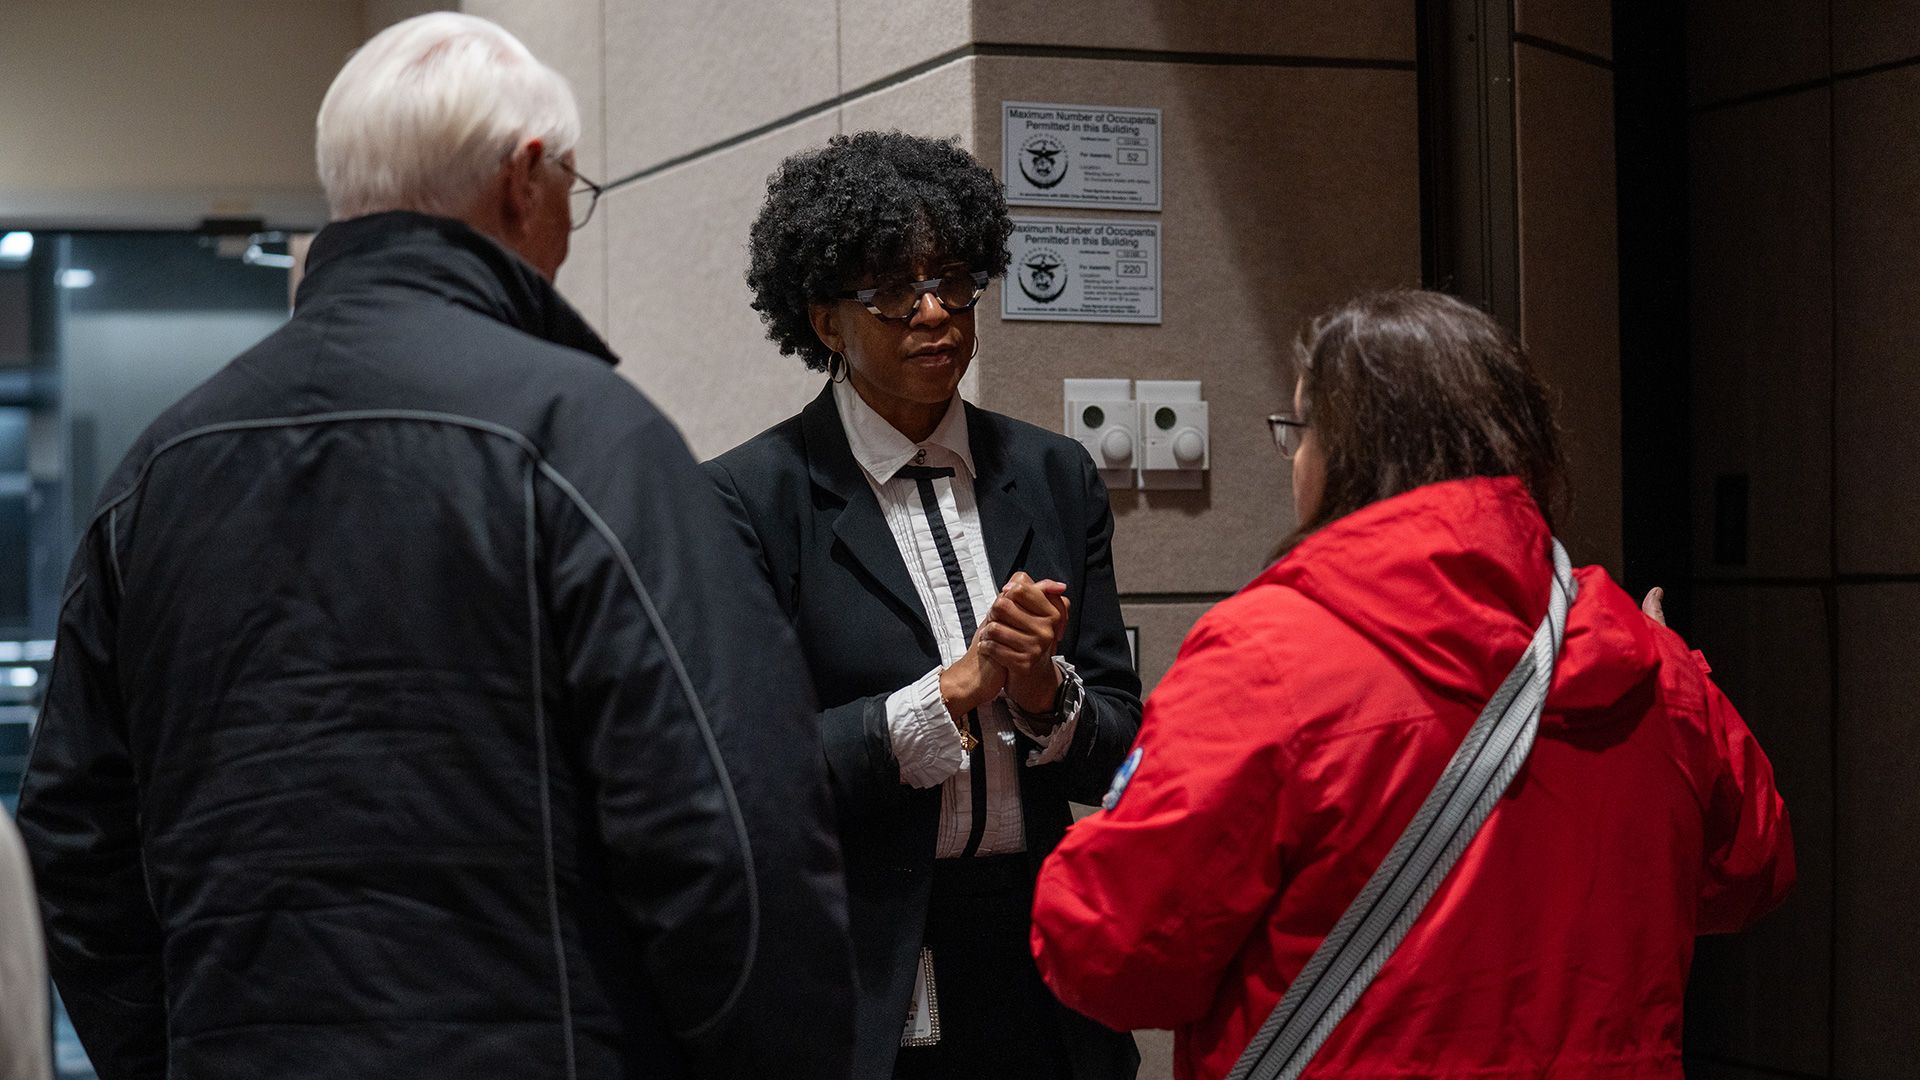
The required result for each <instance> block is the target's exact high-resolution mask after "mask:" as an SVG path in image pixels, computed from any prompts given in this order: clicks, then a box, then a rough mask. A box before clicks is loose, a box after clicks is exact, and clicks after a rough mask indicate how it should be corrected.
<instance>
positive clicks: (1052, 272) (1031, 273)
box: [1019, 247, 1067, 304]
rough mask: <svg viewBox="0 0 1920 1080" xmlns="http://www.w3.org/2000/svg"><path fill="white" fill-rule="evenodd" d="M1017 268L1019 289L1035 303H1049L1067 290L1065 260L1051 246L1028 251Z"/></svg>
mask: <svg viewBox="0 0 1920 1080" xmlns="http://www.w3.org/2000/svg"><path fill="white" fill-rule="evenodd" d="M1019 269H1020V274H1019V277H1020V291H1021V292H1023V293H1026V294H1027V299H1029V300H1031V301H1033V302H1034V303H1036V304H1051V303H1053V302H1054V301H1055V300H1058V299H1060V294H1061V293H1063V292H1065V291H1067V260H1065V259H1063V258H1061V257H1060V253H1059V252H1057V251H1055V250H1053V249H1052V248H1044V247H1037V248H1033V249H1032V250H1030V251H1028V252H1027V254H1026V257H1025V258H1023V259H1021V260H1020V267H1019Z"/></svg>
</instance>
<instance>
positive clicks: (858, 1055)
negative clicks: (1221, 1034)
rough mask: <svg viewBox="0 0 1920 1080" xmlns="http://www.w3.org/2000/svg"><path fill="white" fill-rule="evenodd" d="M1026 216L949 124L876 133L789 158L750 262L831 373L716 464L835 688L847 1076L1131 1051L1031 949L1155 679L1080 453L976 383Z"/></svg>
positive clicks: (1032, 1071)
mask: <svg viewBox="0 0 1920 1080" xmlns="http://www.w3.org/2000/svg"><path fill="white" fill-rule="evenodd" d="M1011 231H1012V226H1011V224H1010V223H1009V221H1008V219H1007V211H1006V203H1005V199H1004V196H1003V194H1002V191H1001V188H1000V185H999V184H998V182H997V181H995V179H994V178H993V175H992V173H990V172H989V171H988V170H986V169H985V168H984V167H982V166H981V165H980V164H979V163H978V162H976V161H975V160H974V159H973V158H972V157H971V156H969V155H968V154H967V153H966V152H965V151H964V150H961V149H959V148H957V147H955V146H953V145H951V144H950V143H946V142H936V141H933V140H928V139H921V138H916V137H912V136H907V135H902V134H900V133H898V132H893V133H887V134H880V133H875V132H863V133H860V134H857V135H852V136H838V137H835V138H834V139H833V140H832V141H831V142H830V143H829V144H828V145H827V146H826V147H825V148H824V149H820V150H816V151H810V152H807V153H802V154H799V155H796V156H794V157H792V158H789V159H788V160H787V161H786V162H784V163H783V164H782V165H781V167H780V169H779V171H778V172H776V173H775V174H774V176H773V177H772V178H771V180H770V183H769V188H768V194H767V202H766V205H765V206H764V208H763V209H762V211H761V213H760V217H759V219H758V220H757V221H756V222H755V223H754V226H753V232H752V241H751V247H752V269H751V270H750V272H749V274H748V283H749V285H750V286H751V287H752V288H753V290H754V307H755V308H756V309H758V310H759V311H760V313H761V316H762V318H763V319H764V320H765V322H766V323H767V326H768V331H769V336H771V337H772V338H773V340H775V341H776V342H778V343H779V345H780V349H781V351H782V352H783V353H786V354H789V355H793V354H798V355H799V356H800V357H801V358H802V359H803V360H804V361H805V362H806V364H807V365H808V366H809V367H811V368H813V369H815V370H819V371H823V372H825V373H826V374H827V376H828V379H827V385H826V386H824V387H823V388H822V390H821V392H820V394H819V396H818V397H816V398H815V399H814V400H813V402H812V404H810V405H808V406H807V407H806V408H805V409H804V410H802V411H801V412H800V414H799V415H797V416H794V417H792V418H790V419H788V420H786V421H785V422H783V423H781V424H779V425H778V426H776V427H774V428H772V429H770V430H768V431H766V432H764V433H762V434H760V435H758V436H756V437H755V438H753V439H751V440H749V441H748V442H746V443H745V444H743V445H741V446H739V447H737V448H735V449H734V450H731V451H729V452H727V453H726V454H723V455H721V456H720V457H718V458H716V459H714V460H713V461H710V462H708V463H707V469H708V472H709V473H710V474H711V476H712V477H713V480H714V482H715V484H716V485H717V486H718V488H719V491H720V494H721V498H722V500H723V502H724V503H725V504H726V506H727V508H728V509H729V510H730V511H731V513H732V515H733V517H734V519H735V521H736V522H737V523H738V525H739V527H740V529H741V531H742V533H743V535H744V536H745V538H746V540H747V541H748V543H749V545H750V546H751V547H752V548H753V549H754V550H755V551H756V552H757V553H758V555H759V559H760V564H761V566H762V568H763V569H764V570H765V572H766V574H767V577H768V579H769V580H770V581H771V582H772V584H773V587H774V591H775V593H776V594H777V596H778V597H779V600H780V602H781V604H782V606H783V607H784V609H785V610H786V612H787V615H788V617H789V618H791V619H792V620H793V625H794V628H795V629H796V631H797V632H798V634H799V637H800V641H801V643H802V645H803V647H804V648H805V650H806V655H807V659H808V662H809V664H810V666H811V670H812V675H813V684H814V689H815V692H816V693H817V695H818V697H819V699H820V703H821V706H822V708H823V711H822V712H821V715H820V722H821V727H822V732H823V735H824V742H825V745H826V753H827V760H828V765H829V768H830V771H831V773H832V780H833V785H834V789H835V793H836V796H837V799H838V805H839V813H840V829H841V846H842V850H843V852H844V853H845V859H846V873H847V891H848V899H849V910H850V913H851V918H852V928H853V937H854V950H855V954H856V959H857V961H858V969H859V975H860V1002H859V1017H858V1022H857V1028H858V1030H857V1035H856V1049H855V1056H854V1061H855V1065H854V1076H855V1077H856V1078H857V1080H886V1078H888V1077H967V1078H995V1080H1020V1078H1026V1077H1034V1078H1042V1077H1044V1078H1046V1080H1066V1078H1071V1080H1109V1078H1130V1077H1132V1076H1133V1075H1134V1072H1135V1069H1136V1066H1137V1064H1138V1060H1139V1059H1138V1056H1137V1054H1136V1053H1135V1051H1134V1047H1133V1042H1132V1039H1131V1037H1130V1036H1127V1035H1125V1034H1122V1033H1117V1032H1113V1031H1110V1030H1108V1029H1106V1028H1103V1027H1101V1026H1099V1025H1098V1024H1095V1023H1094V1022H1093V1021H1091V1020H1088V1019H1086V1018H1085V1017H1082V1016H1080V1015H1078V1014H1076V1013H1073V1012H1072V1011H1070V1010H1068V1009H1066V1008H1065V1007H1064V1006H1062V1005H1060V1004H1059V1002H1058V1001H1056V1000H1055V999H1054V998H1053V996H1052V995H1051V993H1050V992H1048V990H1047V989H1046V987H1045V985H1044V984H1043V983H1042V982H1041V981H1040V979H1039V977H1038V974H1037V972H1036V970H1035V968H1034V964H1033V959H1032V955H1031V953H1030V952H1029V949H1028V944H1027V939H1028V930H1029V914H1030V911H1031V906H1032V887H1033V879H1034V875H1035V873H1036V871H1037V869H1038V867H1039V865H1040V861H1041V860H1042V859H1043V858H1044V857H1045V856H1046V854H1047V852H1049V851H1051V850H1052V849H1053V847H1054V845H1055V844H1057V843H1058V842H1059V841H1060V838H1061V837H1062V836H1063V835H1064V834H1065V832H1066V829H1067V826H1068V825H1069V824H1070V822H1071V820H1072V818H1071V814H1070V812H1069V809H1068V805H1067V804H1068V802H1069V800H1073V801H1078V802H1083V803H1093V802H1098V801H1099V799H1100V798H1101V796H1102V795H1103V794H1104V792H1105V791H1106V788H1107V786H1108V782H1109V781H1110V779H1111V778H1112V776H1113V773H1114V770H1115V769H1116V768H1117V767H1118V766H1119V765H1120V763H1121V761H1122V760H1123V759H1124V757H1125V756H1126V753H1127V751H1128V748H1129V746H1130V745H1131V744H1132V742H1133V737H1134V734H1135V733H1136V731H1137V730H1138V728H1139V722H1140V700H1139V690H1140V681H1139V678H1138V677H1137V676H1136V675H1135V673H1134V670H1133V665H1132V657H1131V653H1130V651H1129V649H1128V646H1127V640H1126V632H1125V629H1124V628H1123V626H1122V625H1121V617H1120V604H1119V599H1118V595H1117V593H1116V591H1115V587H1114V581H1113V563H1112V551H1111V547H1110V541H1111V538H1112V534H1113V515H1112V512H1111V510H1110V509H1109V507H1108V504H1107V492H1106V488H1105V487H1104V486H1103V485H1102V484H1101V482H1100V479H1099V475H1098V474H1097V473H1096V472H1095V470H1094V465H1093V462H1092V460H1091V459H1089V458H1088V456H1087V454H1086V452H1085V450H1083V449H1082V448H1081V447H1080V445H1079V444H1078V443H1076V442H1073V441H1071V440H1069V439H1066V438H1063V437H1061V436H1059V435H1055V434H1053V433H1051V432H1048V431H1044V430H1042V429H1040V428H1036V427H1033V426H1031V425H1029V424H1024V423H1021V422H1019V421H1017V420H1013V419H1011V418H1009V417H1005V416H1001V415H998V414H996V413H990V412H986V411H984V410H981V409H977V408H975V407H973V406H972V405H970V404H967V403H966V402H964V401H962V400H961V399H960V397H959V393H958V389H959V385H960V378H961V376H962V375H963V374H965V372H966V370H967V366H968V364H969V363H970V362H971V360H972V358H973V355H974V352H975V350H976V348H977V344H976V340H975V337H974V305H975V304H976V303H977V302H978V301H979V298H980V295H981V293H982V292H983V291H984V290H985V288H986V285H987V282H988V280H989V279H990V278H991V277H993V276H996V275H998V274H1000V273H1002V272H1004V271H1005V269H1006V266H1007V260H1008V255H1007V245H1006V241H1007V237H1008V235H1009V234H1010V233H1011Z"/></svg>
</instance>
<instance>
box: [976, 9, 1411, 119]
mask: <svg viewBox="0 0 1920 1080" xmlns="http://www.w3.org/2000/svg"><path fill="white" fill-rule="evenodd" d="M973 23H974V35H975V40H978V41H984V42H999V43H1008V44H1019V45H1057V46H1068V47H1075V46H1077V47H1081V48H1105V49H1154V50H1166V51H1172V52H1213V53H1240V54H1251V55H1272V56H1313V57H1348V58H1358V59H1368V60H1412V59H1413V52H1414V49H1413V4H1412V2H1411V0H1290V2H1288V3H1284V4H1275V3H1271V2H1269V0H1214V2H1212V3H1207V4H1194V3H1190V2H1186V0H1136V2H1133V3H1127V4H1114V3H1103V2H1101V0H1062V2H1060V3H1052V4H1036V3H1031V2H1028V0H974V3H973ZM1044 100H1048V101H1052V100H1055V99H1053V98H1047V99H1044Z"/></svg>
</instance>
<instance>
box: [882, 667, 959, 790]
mask: <svg viewBox="0 0 1920 1080" xmlns="http://www.w3.org/2000/svg"><path fill="white" fill-rule="evenodd" d="M887 736H888V738H890V739H892V740H893V756H894V759H895V760H897V761H899V762H900V782H901V783H903V784H911V785H912V786H914V787H917V788H930V787H937V786H938V785H940V784H943V783H945V782H946V780H947V777H949V776H952V775H953V774H954V773H956V772H959V771H960V767H961V766H962V765H965V764H966V763H967V752H966V751H965V750H963V749H961V747H960V729H959V728H957V727H954V726H953V716H952V714H950V713H948V712H947V706H946V703H945V702H943V701H941V700H940V669H939V668H934V669H933V670H932V671H929V672H927V673H926V674H925V675H922V676H921V677H920V678H919V679H918V680H916V681H915V682H912V683H909V684H907V685H906V686H903V687H901V688H900V689H898V690H895V691H894V692H893V693H891V694H889V695H887Z"/></svg>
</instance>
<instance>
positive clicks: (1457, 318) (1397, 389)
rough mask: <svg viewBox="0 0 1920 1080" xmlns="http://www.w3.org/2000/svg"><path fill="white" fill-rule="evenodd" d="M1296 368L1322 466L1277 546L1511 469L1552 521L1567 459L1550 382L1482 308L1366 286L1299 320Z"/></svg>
mask: <svg viewBox="0 0 1920 1080" xmlns="http://www.w3.org/2000/svg"><path fill="white" fill-rule="evenodd" d="M1294 372H1295V374H1296V375H1297V376H1298V377H1299V378H1300V379H1303V380H1305V384H1306V388H1305V392H1304V393H1303V394H1302V399H1303V402H1304V404H1305V408H1306V413H1307V416H1306V419H1307V421H1308V423H1310V424H1311V425H1312V426H1313V430H1314V433H1315V438H1316V439H1317V440H1318V441H1319V444H1320V448H1321V452H1322V453H1323V455H1324V457H1325V460H1326V466H1327V480H1326V487H1325V489H1324V491H1323V492H1322V494H1321V496H1320V506H1319V509H1318V510H1316V511H1315V512H1314V514H1313V516H1312V517H1311V519H1309V520H1307V521H1303V522H1301V523H1300V525H1299V527H1298V528H1296V529H1295V530H1294V531H1293V533H1292V534H1290V535H1289V536H1287V537H1286V538H1285V539H1284V540H1282V541H1281V543H1280V548H1279V550H1280V551H1282V552H1284V551H1287V550H1290V549H1291V548H1292V547H1293V546H1294V545H1295V544H1297V543H1299V542H1300V541H1301V540H1302V539H1304V538H1305V537H1306V536H1307V534H1309V533H1311V532H1313V531H1314V530H1316V529H1318V528H1320V527H1321V526H1323V525H1326V524H1327V523H1328V522H1331V521H1334V520H1337V519H1339V518H1342V517H1345V516H1346V515H1348V514H1351V513H1353V512H1354V511H1355V510H1358V509H1360V508H1361V507H1363V506H1367V505H1369V504H1371V503H1375V502H1379V501H1380V500H1381V499H1387V498H1392V497H1393V496H1395V495H1399V494H1401V493H1402V492H1406V491H1411V490H1412V489H1414V488H1417V487H1420V486H1421V485H1423V484H1433V483H1438V482H1440V481H1442V480H1461V479H1465V478H1467V477H1471V476H1516V477H1519V478H1520V481H1521V482H1522V483H1523V484H1525V485H1526V488H1527V491H1528V492H1530V493H1531V494H1532V495H1533V501H1534V502H1535V503H1537V504H1539V507H1540V513H1541V515H1542V516H1543V517H1545V518H1546V519H1547V526H1548V527H1549V528H1551V527H1552V526H1553V523H1554V518H1555V517H1556V516H1560V515H1562V513H1563V512H1564V510H1565V505H1566V463H1565V461H1564V459H1563V458H1562V457H1561V453H1560V429H1559V427H1558V425H1557V424H1555V423H1554V419H1553V405H1552V402H1551V401H1550V400H1549V397H1548V394H1547V388H1546V387H1545V386H1544V385H1543V384H1542V383H1541V382H1540V379H1539V377H1538V376H1536V375H1535V374H1534V372H1533V365H1532V364H1531V363H1530V362H1529V361H1528V360H1527V355H1526V353H1525V351H1524V350H1522V349H1521V348H1520V345H1519V343H1518V342H1516V341H1514V339H1513V337H1512V335H1510V334H1508V333H1507V332H1506V330H1504V329H1502V328H1501V326H1500V324H1499V323H1496V322H1494V321H1493V319H1492V318H1490V317H1488V316H1487V314H1486V313H1485V312H1483V311H1481V310H1480V309H1478V308H1476V307H1473V306H1472V305H1470V304H1467V303H1465V302H1463V301H1461V300H1458V299H1456V298H1454V297H1452V296H1448V295H1446V294H1445V293H1437V292H1427V291H1424V290H1418V289H1396V290H1393V291H1390V292H1380V293H1371V294H1368V295H1365V296H1361V297H1359V298H1358V299H1355V300H1352V301H1349V302H1348V303H1345V304H1342V305H1341V306H1339V307H1337V308H1335V309H1333V310H1332V311H1329V312H1327V313H1325V314H1323V315H1321V316H1319V317H1317V318H1315V319H1314V320H1313V321H1312V322H1310V323H1309V324H1308V325H1307V328H1306V329H1305V331H1303V332H1302V334H1301V336H1300V339H1299V341H1298V342H1297V343H1296V345H1295V348H1294Z"/></svg>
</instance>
